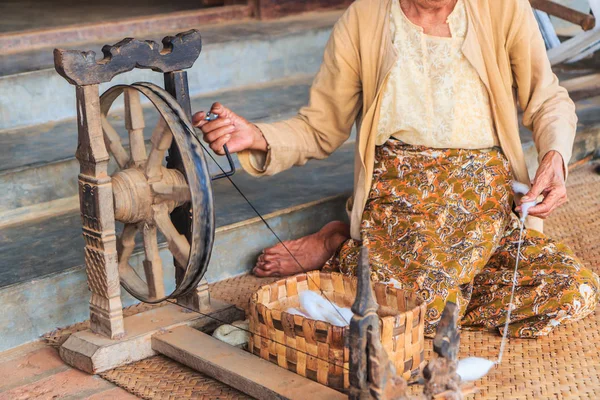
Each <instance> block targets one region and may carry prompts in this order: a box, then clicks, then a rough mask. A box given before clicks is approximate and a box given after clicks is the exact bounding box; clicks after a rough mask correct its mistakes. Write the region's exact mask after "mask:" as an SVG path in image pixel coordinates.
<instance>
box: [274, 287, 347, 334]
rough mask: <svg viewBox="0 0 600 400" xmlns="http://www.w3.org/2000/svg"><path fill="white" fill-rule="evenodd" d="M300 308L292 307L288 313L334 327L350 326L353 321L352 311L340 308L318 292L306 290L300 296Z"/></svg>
mask: <svg viewBox="0 0 600 400" xmlns="http://www.w3.org/2000/svg"><path fill="white" fill-rule="evenodd" d="M298 297H299V300H300V307H299V308H295V307H291V308H288V309H287V310H286V312H288V313H290V314H294V315H301V316H303V317H306V318H310V319H314V320H318V321H325V322H329V323H330V324H331V325H334V326H348V325H350V320H351V319H352V315H353V313H352V310H350V308H347V307H340V306H338V305H336V304H334V303H333V302H331V301H329V300H327V299H326V298H324V297H323V296H321V295H320V294H319V293H317V292H313V291H312V290H305V291H303V292H300V294H299V296H298Z"/></svg>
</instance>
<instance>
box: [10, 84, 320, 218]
mask: <svg viewBox="0 0 600 400" xmlns="http://www.w3.org/2000/svg"><path fill="white" fill-rule="evenodd" d="M311 81H312V77H311V76H308V77H304V76H300V77H292V78H289V79H285V80H280V81H274V82H270V83H268V84H264V85H259V86H252V87H246V88H239V89H235V90H227V91H221V92H216V93H211V94H209V95H203V96H199V97H195V98H193V99H192V109H193V110H207V109H209V108H210V106H211V104H212V103H213V102H215V101H220V102H222V103H223V104H226V105H227V106H229V107H231V108H232V109H233V110H235V111H236V112H237V113H239V114H240V115H243V116H244V117H246V118H248V119H249V120H251V121H254V122H259V121H262V122H272V121H275V120H280V119H284V118H288V117H290V116H292V115H294V114H295V113H296V112H297V111H298V109H299V108H300V107H301V106H302V105H304V104H306V103H307V102H308V90H309V87H310V83H311ZM144 118H145V122H146V126H147V128H146V129H145V132H144V133H145V136H146V140H147V144H148V145H149V144H150V142H149V140H150V136H151V135H152V129H153V127H154V126H155V125H156V123H157V121H158V113H157V111H156V109H154V108H153V107H146V108H145V109H144ZM110 119H111V123H112V125H113V126H114V127H115V129H116V130H117V131H118V132H119V133H120V135H121V137H122V140H123V143H124V144H125V145H127V144H128V142H129V139H128V136H127V130H126V129H125V127H124V121H123V114H122V112H120V111H119V110H117V111H116V112H114V113H111V114H110ZM0 148H3V149H5V150H6V151H3V152H2V153H1V154H0V226H6V225H10V224H14V223H21V222H23V221H25V220H31V219H35V218H39V217H47V216H50V215H56V214H61V213H64V212H67V211H69V210H74V209H77V208H78V207H79V201H78V199H77V193H78V192H77V190H78V189H77V174H78V173H79V164H78V162H77V160H76V159H75V156H74V155H75V150H76V148H77V124H76V121H75V120H68V121H61V122H59V123H56V124H45V125H39V126H36V127H33V128H22V129H17V130H14V131H13V132H11V133H6V134H0ZM215 158H216V159H217V160H218V161H219V162H220V163H221V166H222V167H223V168H227V166H226V159H225V158H224V157H219V156H216V155H215ZM236 162H237V158H236ZM207 163H208V165H209V170H210V172H211V174H216V173H217V172H220V170H219V168H218V166H217V165H216V164H215V163H214V162H213V161H212V160H211V159H210V158H207ZM238 166H239V165H238Z"/></svg>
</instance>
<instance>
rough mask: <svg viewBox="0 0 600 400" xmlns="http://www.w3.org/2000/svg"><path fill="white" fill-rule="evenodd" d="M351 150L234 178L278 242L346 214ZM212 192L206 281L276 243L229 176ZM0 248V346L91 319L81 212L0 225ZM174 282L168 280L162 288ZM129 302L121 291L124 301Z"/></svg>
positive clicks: (239, 267) (168, 269)
mask: <svg viewBox="0 0 600 400" xmlns="http://www.w3.org/2000/svg"><path fill="white" fill-rule="evenodd" d="M353 150H354V144H353V143H348V144H345V145H344V146H342V148H340V149H339V150H338V151H337V152H336V153H335V154H334V155H332V157H330V158H328V159H326V160H320V161H314V162H310V163H308V164H307V165H306V166H303V167H299V168H294V169H292V170H289V171H286V172H284V173H282V174H280V175H278V176H274V177H267V178H262V179H254V178H251V177H250V176H248V175H247V174H245V173H240V174H238V175H236V176H234V177H233V179H234V181H235V182H236V184H237V185H238V186H239V187H240V188H241V190H242V191H243V192H244V193H245V194H246V196H247V197H248V198H249V199H250V201H251V202H252V203H253V204H254V206H255V207H256V208H257V209H258V210H259V212H260V213H261V214H263V215H264V216H265V218H266V219H267V221H268V222H269V224H270V225H271V226H272V227H273V229H274V230H275V231H276V232H277V234H278V235H279V236H280V237H281V238H282V239H283V240H286V239H290V238H296V237H300V236H304V235H307V234H310V233H312V232H315V231H317V230H318V229H319V228H320V227H321V226H323V225H324V224H325V223H327V222H329V221H332V220H335V219H338V220H339V219H344V218H346V213H345V207H344V205H345V202H346V199H347V198H348V196H349V195H350V192H351V190H352V181H353V178H352V175H353V173H352V171H353V168H352V160H353V157H354V153H353ZM213 192H214V198H215V208H216V222H217V227H218V228H217V234H216V238H215V245H214V250H213V254H212V258H211V262H210V266H209V269H208V272H207V274H206V277H207V279H208V280H209V281H210V282H213V281H218V280H221V279H225V278H228V277H231V276H235V275H239V274H242V273H247V272H248V271H249V270H250V269H251V267H252V266H253V264H254V262H255V260H256V256H257V255H258V253H259V252H260V251H261V250H262V249H263V248H265V247H268V246H271V245H273V244H275V243H276V239H275V238H274V236H273V235H272V234H271V233H270V232H269V231H268V230H267V228H266V227H265V226H264V225H263V223H262V222H261V221H260V220H259V219H258V218H257V217H256V214H254V212H253V211H252V209H251V208H250V207H249V206H248V205H247V204H246V203H245V201H244V200H243V199H242V198H241V196H240V195H239V194H238V193H237V192H236V191H235V190H234V188H233V187H232V186H231V184H230V183H229V182H228V181H226V180H220V181H216V182H215V183H214V186H213ZM159 248H160V252H161V258H162V260H163V266H164V269H165V276H167V277H168V276H173V268H174V267H173V263H172V258H171V256H170V253H169V252H168V250H167V249H166V247H165V244H164V243H161V244H160V246H159ZM0 254H2V255H3V257H2V259H1V260H0V304H2V305H3V312H2V313H0V351H3V350H6V349H9V348H12V347H15V346H17V345H20V344H23V343H25V342H28V341H31V340H35V339H36V338H38V337H39V335H41V334H42V333H44V332H48V331H51V330H53V329H55V328H56V327H58V326H65V325H69V324H72V323H75V322H79V321H83V320H85V319H87V318H88V310H87V302H88V299H89V292H88V290H87V286H86V275H85V268H84V266H83V260H84V257H83V240H82V237H81V221H80V216H79V213H78V212H70V213H66V214H63V215H59V216H54V217H51V218H47V219H43V220H39V221H34V222H30V223H26V224H21V225H18V226H13V227H8V228H1V229H0ZM142 259H143V256H142V253H141V252H140V251H139V249H138V251H137V252H136V254H135V255H134V256H133V257H132V259H131V263H132V265H133V266H134V267H140V266H141V265H142ZM173 285H174V283H173V282H169V283H168V285H167V290H169V289H173ZM133 303H134V299H132V298H131V297H130V296H128V295H124V304H125V305H129V304H133Z"/></svg>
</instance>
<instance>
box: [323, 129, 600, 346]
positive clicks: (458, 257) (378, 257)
mask: <svg viewBox="0 0 600 400" xmlns="http://www.w3.org/2000/svg"><path fill="white" fill-rule="evenodd" d="M375 155H376V161H375V170H374V173H373V184H372V187H371V191H370V194H369V198H368V201H367V204H366V208H365V211H364V214H363V220H362V224H361V233H362V239H363V242H364V244H365V245H366V246H367V247H368V248H369V253H370V261H371V270H372V279H373V280H375V281H381V282H392V283H394V284H396V285H399V286H401V287H404V288H410V289H412V290H415V291H418V293H419V294H420V295H421V297H422V298H423V299H424V300H425V301H426V302H427V303H428V311H427V318H426V325H425V334H426V335H427V336H432V335H434V334H435V327H436V325H437V323H438V321H439V319H440V317H441V313H442V310H443V308H444V305H445V304H446V302H447V301H453V302H456V303H457V304H458V305H459V308H460V316H461V324H462V326H463V328H484V329H500V330H502V329H503V325H504V322H505V316H506V312H507V304H508V303H509V300H510V292H511V287H512V275H513V269H514V263H515V257H516V251H517V242H518V239H519V222H518V219H517V217H516V215H515V214H514V213H513V211H512V208H511V207H512V203H513V196H512V190H511V186H510V184H511V176H512V175H511V173H510V169H509V165H508V161H507V160H506V158H505V157H504V155H503V154H502V152H501V150H500V149H497V148H494V149H490V150H463V149H431V148H427V147H423V146H413V145H408V144H405V143H403V142H401V141H398V140H395V139H390V140H389V141H388V142H386V143H385V144H384V145H383V146H378V147H377V149H376V154H375ZM523 237H524V242H523V246H522V248H521V261H520V265H519V271H518V278H517V279H518V286H517V288H516V292H515V301H514V304H515V307H514V309H513V312H512V317H511V320H512V323H511V324H510V325H509V334H510V336H512V337H538V336H543V335H547V334H548V333H550V332H551V331H552V329H553V328H554V327H556V326H558V325H560V324H561V323H563V322H565V321H567V320H576V319H580V318H583V317H585V316H586V315H588V314H590V313H591V312H592V311H594V309H595V308H596V305H597V303H598V300H599V293H600V280H599V278H598V276H597V275H596V274H594V273H593V272H591V271H589V270H588V269H586V268H584V267H583V266H582V264H581V262H580V261H579V260H578V259H577V257H576V256H575V255H574V254H573V252H572V251H571V250H570V249H569V248H568V247H567V246H565V245H564V244H561V243H558V242H556V241H554V240H552V239H550V238H548V237H546V236H544V235H543V234H542V233H540V232H537V231H535V230H531V229H527V230H526V232H524V236H523ZM360 244H361V243H358V242H356V241H354V240H352V239H350V240H348V241H346V242H345V243H343V244H342V246H341V247H340V248H339V249H338V251H337V252H336V254H335V255H334V256H333V257H332V258H331V259H330V260H329V261H328V263H327V265H326V266H325V268H326V269H329V270H337V271H340V272H342V273H345V274H354V273H355V270H356V266H357V260H358V251H359V246H360Z"/></svg>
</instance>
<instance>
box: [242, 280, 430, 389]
mask: <svg viewBox="0 0 600 400" xmlns="http://www.w3.org/2000/svg"><path fill="white" fill-rule="evenodd" d="M356 283H357V281H356V278H354V277H348V276H345V275H342V274H339V273H325V272H319V271H312V272H309V273H308V274H299V275H296V276H293V277H290V278H287V279H282V280H279V281H276V282H273V283H271V284H268V285H265V286H262V287H261V288H260V289H259V290H258V291H256V292H255V293H254V294H253V295H252V296H251V298H250V331H251V335H250V342H249V345H248V346H249V350H250V352H252V353H254V354H255V355H257V356H260V357H261V358H263V359H265V360H268V361H271V362H273V363H275V364H278V365H279V366H280V367H283V368H287V369H288V370H290V371H292V372H295V373H297V374H300V375H302V376H305V377H307V378H309V379H312V380H314V381H316V382H319V383H321V384H324V385H327V386H329V387H332V388H334V389H340V390H342V389H345V388H348V386H349V381H348V372H349V356H350V353H349V349H348V335H349V328H348V327H338V326H334V325H331V324H329V323H327V322H324V321H315V320H312V319H309V318H305V317H303V316H301V315H292V314H289V313H287V312H286V311H285V310H287V309H288V308H289V307H298V306H299V299H298V294H299V293H300V292H302V291H304V290H312V291H316V292H319V293H320V292H321V291H322V292H323V293H324V294H325V296H326V297H327V298H328V299H329V300H331V301H333V302H334V303H336V304H337V305H340V306H343V307H349V306H351V304H352V303H353V302H354V299H355V297H356ZM373 287H374V290H375V297H376V299H377V303H379V305H380V309H379V316H380V320H381V326H380V327H381V342H382V344H383V347H384V348H385V350H386V351H387V353H388V356H389V358H390V360H391V361H392V362H393V363H394V365H395V366H396V372H397V373H398V374H401V375H403V376H404V377H405V378H408V377H410V376H411V375H414V374H416V373H418V372H419V367H420V364H421V362H422V361H423V360H424V338H423V330H424V319H425V310H426V305H425V303H424V302H423V301H421V300H420V299H419V298H418V297H417V295H416V294H414V293H412V292H407V291H403V290H399V289H396V288H393V287H391V286H387V285H385V284H381V283H376V284H374V286H373Z"/></svg>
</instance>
